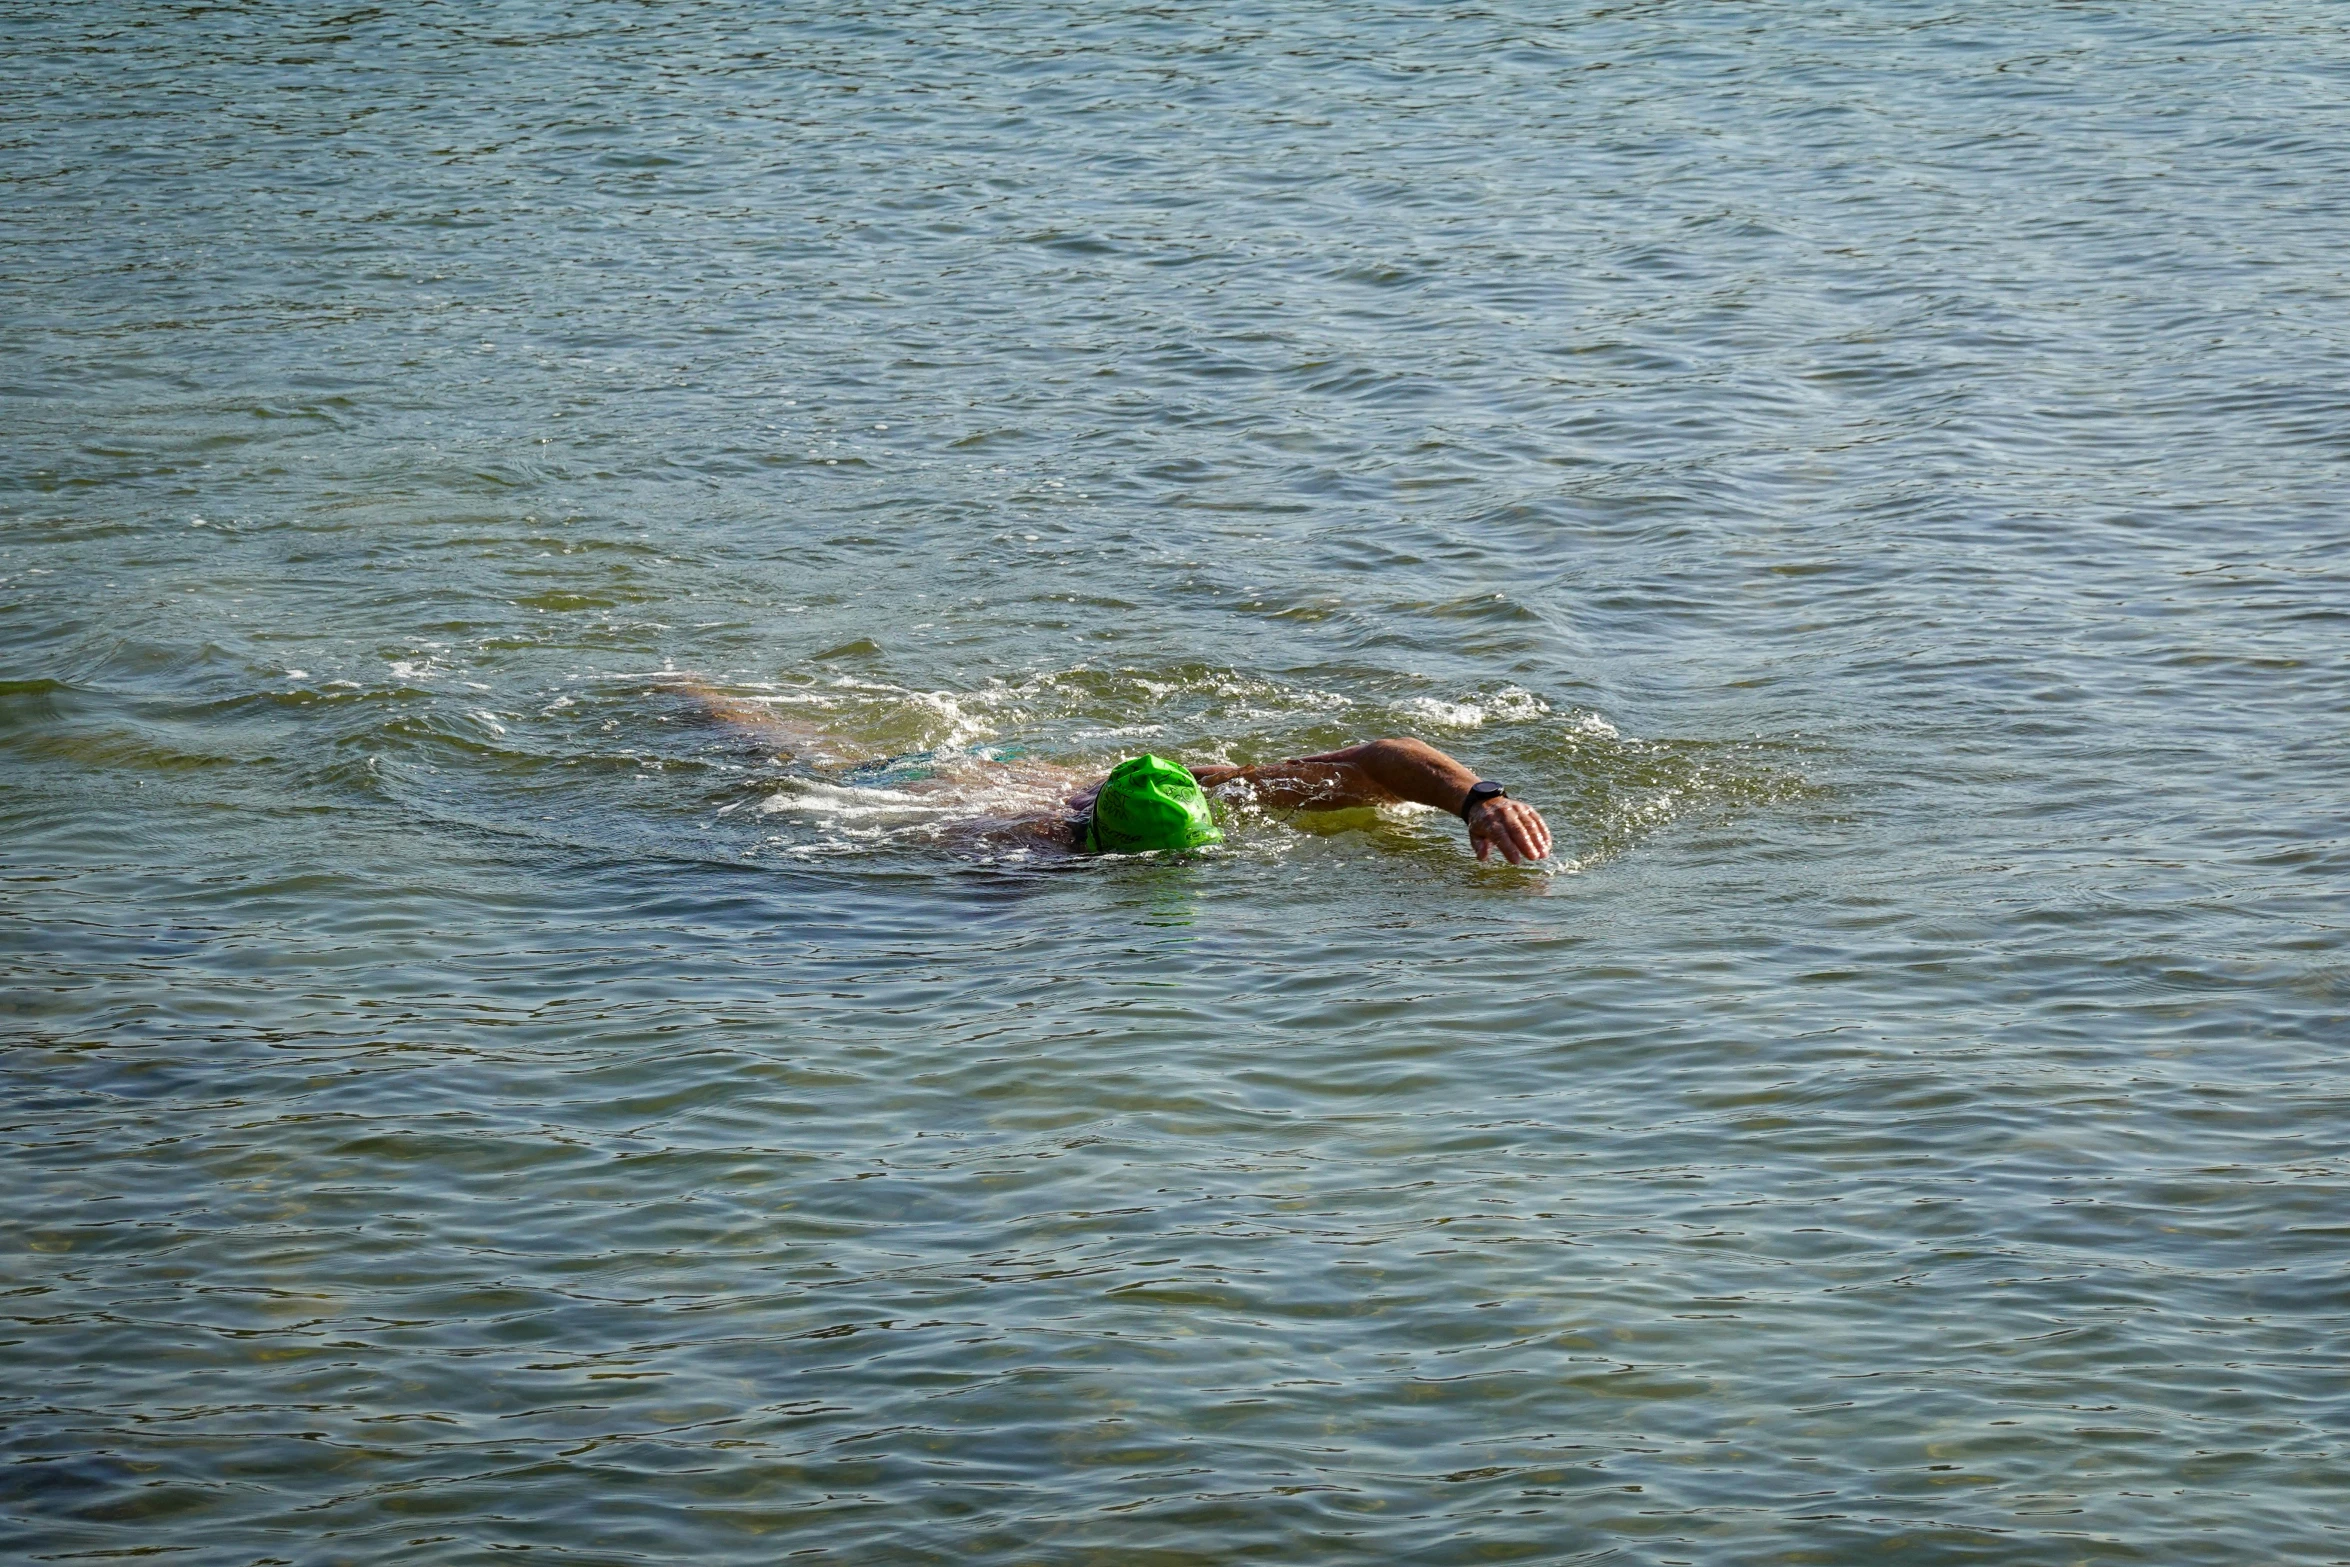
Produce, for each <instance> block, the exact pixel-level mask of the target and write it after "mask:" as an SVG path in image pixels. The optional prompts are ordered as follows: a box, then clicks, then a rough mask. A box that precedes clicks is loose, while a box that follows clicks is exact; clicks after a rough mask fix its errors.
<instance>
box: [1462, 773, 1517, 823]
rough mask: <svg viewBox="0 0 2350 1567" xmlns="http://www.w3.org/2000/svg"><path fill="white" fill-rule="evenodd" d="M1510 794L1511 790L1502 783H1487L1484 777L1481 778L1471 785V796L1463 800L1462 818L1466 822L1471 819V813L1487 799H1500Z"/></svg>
mask: <svg viewBox="0 0 2350 1567" xmlns="http://www.w3.org/2000/svg"><path fill="white" fill-rule="evenodd" d="M1508 794H1509V791H1508V790H1507V789H1504V788H1503V787H1502V786H1501V785H1500V784H1497V783H1487V782H1485V781H1484V780H1483V779H1479V780H1478V781H1477V782H1475V783H1473V784H1471V785H1469V797H1468V798H1467V799H1465V800H1463V801H1462V802H1461V820H1462V821H1464V822H1465V821H1467V820H1468V819H1469V813H1470V812H1471V811H1473V810H1475V809H1476V808H1477V807H1478V806H1480V805H1483V804H1484V803H1485V802H1486V801H1488V800H1499V799H1502V798H1504V797H1505V796H1507V795H1508Z"/></svg>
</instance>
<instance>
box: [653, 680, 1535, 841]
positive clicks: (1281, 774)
mask: <svg viewBox="0 0 2350 1567" xmlns="http://www.w3.org/2000/svg"><path fill="white" fill-rule="evenodd" d="M674 689H679V690H682V691H683V692H684V693H685V694H687V695H688V696H690V697H692V698H693V699H694V701H695V702H696V703H697V704H698V705H699V706H700V708H701V710H702V711H703V712H704V713H705V714H706V715H707V716H709V717H710V718H713V719H715V720H717V721H718V722H720V723H723V724H726V725H727V726H729V727H730V728H734V729H737V730H740V731H742V732H744V733H746V734H749V735H753V736H755V737H756V738H758V739H759V740H760V741H761V742H762V743H763V744H765V745H768V746H772V747H774V748H775V749H778V750H781V751H784V752H787V753H789V754H791V755H793V756H794V757H795V758H797V759H799V760H803V761H806V762H809V763H811V764H812V765H815V766H820V767H833V768H848V769H850V775H851V776H852V777H853V776H854V775H855V772H856V771H859V770H862V769H861V768H860V765H859V764H863V766H864V767H872V766H880V767H882V768H883V769H884V770H885V772H886V773H888V774H898V775H902V774H904V773H907V772H911V771H915V770H916V765H919V767H920V772H921V775H920V776H915V777H904V776H891V777H888V779H887V784H888V787H890V788H892V789H897V790H901V791H904V792H907V793H911V794H916V795H926V796H931V797H934V798H953V799H968V800H971V801H972V802H973V803H974V804H978V803H982V802H984V803H985V804H987V805H988V806H990V807H994V808H995V809H994V811H993V812H992V813H991V814H989V815H987V816H984V817H974V818H973V819H971V820H970V821H969V822H968V823H967V824H966V828H967V830H969V831H971V832H973V833H974V834H975V835H979V836H986V837H1007V836H1009V837H1023V838H1029V839H1032V840H1040V841H1043V842H1049V843H1057V844H1059V845H1061V846H1062V847H1065V848H1069V849H1074V850H1075V851H1077V852H1078V853H1081V854H1138V853H1142V852H1145V851H1147V850H1152V849H1169V850H1180V849H1194V848H1198V847H1200V846H1201V845H1203V844H1209V843H1216V842H1219V841H1221V840H1222V838H1223V836H1224V834H1223V833H1222V831H1221V830H1219V829H1218V828H1217V826H1216V822H1215V817H1214V815H1213V813H1212V812H1211V811H1210V809H1209V806H1208V799H1207V797H1208V796H1209V795H1215V796H1217V797H1219V798H1223V799H1229V800H1235V801H1239V800H1248V801H1252V802H1254V803H1256V804H1258V805H1262V806H1267V807H1270V808H1272V809H1274V810H1285V811H1343V810H1348V809H1355V808H1360V807H1365V806H1380V805H1394V804H1399V803H1404V802H1409V803H1411V804H1414V805H1425V806H1431V807H1433V808H1435V809H1436V810H1440V811H1446V812H1449V813H1450V814H1452V815H1455V816H1458V817H1460V818H1461V820H1462V821H1463V822H1464V823H1465V824H1467V826H1468V829H1469V842H1470V844H1471V845H1472V846H1473V847H1474V848H1475V849H1476V851H1477V858H1478V859H1480V860H1483V859H1488V858H1490V857H1491V856H1492V855H1493V854H1494V853H1495V852H1496V851H1499V853H1500V854H1501V857H1502V858H1503V859H1505V860H1507V861H1508V862H1509V863H1510V864H1512V865H1524V864H1529V863H1531V862H1533V861H1535V860H1540V859H1544V858H1547V857H1548V856H1549V854H1550V848H1551V839H1550V827H1549V825H1548V824H1547V823H1545V822H1544V821H1543V819H1542V813H1541V812H1539V811H1537V810H1535V809H1534V807H1532V806H1531V805H1528V804H1526V803H1525V802H1524V801H1522V800H1514V799H1511V798H1510V796H1509V793H1508V791H1507V790H1505V789H1504V788H1503V787H1502V786H1501V785H1500V784H1498V783H1493V782H1490V781H1487V780H1484V779H1481V778H1479V777H1478V776H1477V775H1476V773H1475V772H1473V771H1471V770H1470V769H1469V768H1468V767H1466V766H1464V765H1463V764H1462V763H1461V762H1459V761H1457V760H1455V759H1454V758H1452V757H1450V756H1447V755H1446V754H1445V753H1444V752H1442V751H1439V750H1438V749H1436V747H1434V746H1432V745H1430V744H1428V743H1427V742H1426V741H1424V740H1414V739H1409V738H1405V737H1400V736H1399V737H1396V738H1393V739H1386V740H1367V741H1365V742H1363V743H1362V744H1360V745H1350V746H1347V747H1345V748H1343V749H1341V750H1336V751H1324V752H1321V753H1319V754H1317V755H1314V756H1297V757H1291V758H1289V759H1288V760H1287V761H1280V762H1266V763H1262V764H1260V765H1258V766H1255V767H1225V766H1209V767H1197V768H1189V767H1185V766H1184V765H1183V764H1182V763H1180V762H1177V761H1173V760H1170V759H1168V758H1166V757H1161V756H1150V755H1145V756H1135V757H1129V758H1127V759H1126V760H1125V761H1123V762H1121V763H1119V764H1118V765H1117V766H1116V767H1115V768H1113V769H1111V771H1110V773H1109V774H1108V776H1106V777H1102V776H1093V777H1090V778H1089V777H1088V776H1087V775H1085V774H1082V773H1079V772H1077V771H1076V770H1074V769H1072V768H1067V767H1061V766H1058V765H1056V764H1054V763H1050V762H1045V761H1040V760H1037V759H1035V758H1025V757H1024V758H1020V759H1017V760H1011V761H995V760H991V759H988V758H985V757H977V756H959V757H954V758H951V759H948V758H942V759H938V760H936V761H935V762H933V761H931V760H930V759H928V758H923V759H917V763H910V762H909V759H905V758H898V759H891V760H887V761H884V760H883V759H880V758H876V757H873V756H870V755H865V754H861V753H860V752H859V751H858V749H857V748H856V747H855V746H853V745H851V744H849V743H847V742H844V741H842V740H841V739H840V737H838V736H836V735H830V734H827V733H825V732H823V731H821V730H817V729H813V728H810V727H807V726H805V725H802V724H798V723H795V722H793V721H792V720H790V719H788V718H785V717H783V716H782V715H780V714H778V713H776V712H775V711H774V710H773V709H771V708H769V707H767V706H766V705H765V704H763V703H759V702H755V701H748V700H745V699H743V698H741V697H734V696H728V695H727V694H725V693H724V692H721V691H716V690H713V689H711V688H710V687H708V686H705V685H702V684H701V683H699V682H695V681H685V682H679V683H678V684H677V685H676V686H675V687H674ZM1005 806H1010V807H1012V809H1010V810H1009V811H1005V810H1003V809H1002V808H1003V807H1005Z"/></svg>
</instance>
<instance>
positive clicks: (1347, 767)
mask: <svg viewBox="0 0 2350 1567" xmlns="http://www.w3.org/2000/svg"><path fill="white" fill-rule="evenodd" d="M1192 776H1193V777H1195V778H1197V779H1198V780H1199V782H1200V787H1201V788H1203V789H1213V788H1216V787H1218V786H1219V785H1222V784H1228V783H1245V784H1247V785H1248V786H1249V788H1250V789H1252V790H1253V791H1254V792H1255V794H1256V796H1257V798H1258V799H1260V800H1262V801H1264V802H1265V803H1266V804H1267V805H1270V806H1274V807H1277V808H1283V809H1289V810H1306V811H1337V810H1344V809H1346V808H1347V807H1349V806H1359V805H1384V804H1387V803H1389V802H1391V801H1395V800H1409V801H1411V802H1412V803H1413V804H1415V805H1427V806H1433V807H1435V808H1436V809H1437V810H1440V811H1450V812H1452V813H1453V814H1454V815H1456V816H1457V815H1459V814H1460V808H1461V802H1462V801H1463V800H1466V799H1467V798H1468V797H1469V788H1470V786H1471V785H1472V784H1474V783H1476V781H1477V775H1476V774H1475V773H1473V772H1471V771H1469V769H1468V768H1466V767H1464V766H1462V765H1461V764H1460V763H1459V762H1457V761H1455V760H1454V759H1453V758H1451V757H1449V756H1447V755H1445V754H1444V753H1443V752H1442V751H1439V750H1437V749H1436V747H1434V746H1432V745H1430V744H1428V742H1426V741H1425V740H1411V739H1403V738H1398V739H1392V740H1367V741H1365V742H1364V743H1363V744H1361V745H1350V746H1348V747H1346V748H1345V749H1344V750H1340V751H1325V752H1323V753H1322V754H1321V755H1319V756H1300V757H1295V758H1293V759H1291V760H1289V761H1286V762H1268V763H1266V764H1265V765H1264V766H1262V767H1195V768H1193V769H1192ZM1469 842H1470V843H1472V844H1474V845H1476V848H1477V858H1479V859H1481V860H1482V859H1484V858H1485V857H1486V856H1487V855H1489V854H1491V853H1492V852H1493V851H1494V850H1495V849H1499V850H1501V853H1502V858H1504V859H1506V860H1508V861H1509V862H1510V863H1511V864H1512V865H1518V864H1522V863H1524V862H1525V861H1528V860H1539V859H1541V858H1542V857H1543V856H1545V855H1547V854H1549V853H1550V827H1549V824H1548V823H1546V822H1544V821H1543V819H1542V813H1541V812H1539V811H1537V810H1535V809H1534V807H1532V806H1531V805H1528V804H1526V803H1525V802H1524V801H1522V800H1512V799H1510V798H1508V797H1507V796H1500V797H1497V798H1494V799H1491V800H1487V801H1486V802H1485V803H1484V804H1482V805H1480V806H1478V807H1477V809H1476V810H1474V811H1472V812H1471V813H1470V815H1469Z"/></svg>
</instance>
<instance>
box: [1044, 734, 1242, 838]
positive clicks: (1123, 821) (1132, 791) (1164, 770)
mask: <svg viewBox="0 0 2350 1567" xmlns="http://www.w3.org/2000/svg"><path fill="white" fill-rule="evenodd" d="M1223 841H1224V834H1223V833H1221V832H1220V831H1218V830H1217V828H1216V819H1215V817H1213V816H1211V815H1209V814H1208V797H1207V796H1206V795H1204V794H1202V793H1200V788H1199V781H1198V780H1197V779H1195V778H1193V777H1192V776H1191V773H1190V770H1189V769H1187V768H1185V767H1184V766H1183V764H1182V763H1180V762H1170V761H1168V760H1167V759H1166V758H1165V757H1163V756H1130V757H1128V758H1127V759H1126V760H1125V761H1123V762H1120V763H1119V764H1118V765H1117V766H1116V767H1114V768H1112V769H1111V770H1110V776H1109V777H1107V778H1105V779H1103V780H1102V788H1101V793H1099V794H1097V795H1095V796H1094V799H1093V815H1092V816H1090V817H1088V818H1087V819H1086V822H1085V826H1084V828H1083V829H1082V830H1081V831H1080V832H1079V833H1078V835H1077V846H1078V847H1079V848H1080V849H1083V850H1084V851H1085V852H1086V853H1088V854H1142V853H1146V852H1148V851H1149V850H1152V849H1196V848H1198V847H1200V845H1202V844H1207V843H1222V842H1223Z"/></svg>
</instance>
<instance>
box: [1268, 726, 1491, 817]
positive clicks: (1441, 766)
mask: <svg viewBox="0 0 2350 1567" xmlns="http://www.w3.org/2000/svg"><path fill="white" fill-rule="evenodd" d="M1299 760H1301V761H1307V762H1341V763H1347V764H1350V765H1352V766H1354V767H1356V768H1359V769H1361V771H1362V773H1363V775H1364V776H1365V777H1366V778H1368V779H1369V780H1370V781H1371V782H1372V783H1373V784H1376V785H1377V786H1378V787H1379V788H1381V789H1383V790H1385V791H1386V792H1387V793H1388V794H1390V795H1393V796H1394V797H1395V798H1396V799H1399V800H1409V801H1411V802H1412V803H1413V804H1414V805H1426V806H1432V807H1434V808H1435V809H1437V810H1439V811H1446V812H1450V813H1451V814H1452V815H1455V816H1458V815H1459V814H1460V810H1461V806H1462V805H1463V804H1464V803H1465V802H1466V801H1467V800H1468V798H1469V789H1470V787H1471V786H1472V785H1474V784H1475V783H1476V782H1477V775H1476V774H1475V773H1473V772H1471V771H1470V770H1469V769H1468V768H1466V767H1464V766H1462V765H1461V764H1460V763H1459V762H1458V761H1456V760H1454V759H1453V758H1452V757H1449V756H1447V755H1445V754H1444V753H1443V752H1442V751H1439V750H1437V749H1436V747H1434V746H1432V745H1430V744H1429V743H1428V742H1427V741H1425V740H1413V739H1410V738H1408V737H1402V736H1398V737H1396V738H1393V739H1387V740H1366V741H1364V742H1363V743H1362V744H1361V745H1350V746H1348V747H1347V748H1346V749H1344V750H1342V751H1326V752H1324V753H1323V754H1322V755H1320V756H1308V757H1301V758H1299Z"/></svg>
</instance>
